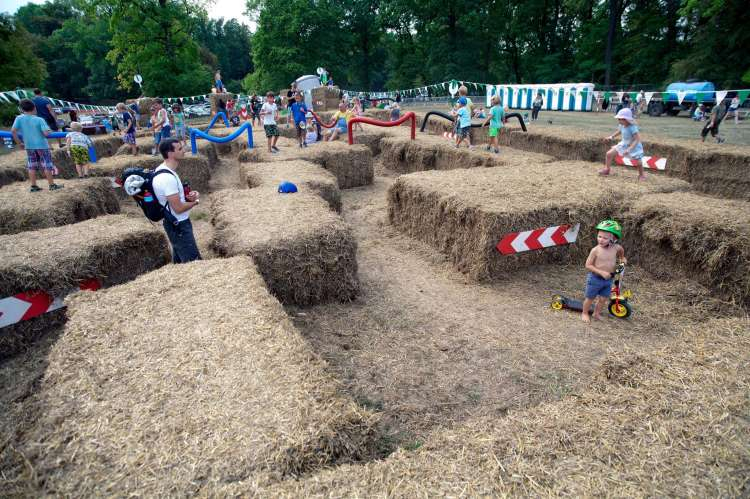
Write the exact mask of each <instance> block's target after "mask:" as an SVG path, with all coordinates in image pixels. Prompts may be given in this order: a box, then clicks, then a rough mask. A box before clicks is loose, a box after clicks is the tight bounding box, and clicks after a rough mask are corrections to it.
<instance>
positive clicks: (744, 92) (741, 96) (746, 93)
mask: <svg viewBox="0 0 750 499" xmlns="http://www.w3.org/2000/svg"><path fill="white" fill-rule="evenodd" d="M749 95H750V90H738V91H737V98H738V99H739V100H740V105H742V103H743V102H745V99H747V97H748V96H749Z"/></svg>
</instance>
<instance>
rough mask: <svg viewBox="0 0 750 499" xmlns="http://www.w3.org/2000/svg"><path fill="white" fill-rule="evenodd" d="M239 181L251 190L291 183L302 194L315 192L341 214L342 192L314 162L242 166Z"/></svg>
mask: <svg viewBox="0 0 750 499" xmlns="http://www.w3.org/2000/svg"><path fill="white" fill-rule="evenodd" d="M240 181H241V182H242V183H243V184H246V185H247V186H248V187H250V188H251V189H252V188H255V187H266V188H274V187H277V186H278V185H279V184H280V183H281V182H285V181H287V182H292V183H294V184H295V185H296V186H297V188H298V189H299V190H300V191H301V192H305V191H307V192H312V193H315V194H317V195H318V196H320V197H322V198H323V199H325V201H326V202H327V203H328V205H329V206H330V207H331V209H332V210H334V211H336V212H341V191H339V188H338V184H337V182H336V177H334V176H333V174H331V173H330V172H328V171H326V170H325V169H324V168H322V167H321V166H319V165H316V164H315V163H310V162H308V161H301V160H290V161H278V162H276V163H243V164H242V165H240Z"/></svg>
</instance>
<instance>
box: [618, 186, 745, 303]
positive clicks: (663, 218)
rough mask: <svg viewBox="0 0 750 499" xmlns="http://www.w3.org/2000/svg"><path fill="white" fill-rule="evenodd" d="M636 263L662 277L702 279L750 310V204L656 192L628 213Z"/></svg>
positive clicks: (729, 298) (693, 195) (628, 234)
mask: <svg viewBox="0 0 750 499" xmlns="http://www.w3.org/2000/svg"><path fill="white" fill-rule="evenodd" d="M625 221H626V224H625V229H626V231H627V233H626V238H627V240H629V241H634V242H635V244H632V245H628V247H629V248H630V247H631V246H632V253H633V256H634V257H635V258H636V259H637V260H636V261H637V262H638V263H639V265H641V266H642V267H644V268H645V269H647V270H649V271H650V272H652V273H654V274H656V275H657V276H660V277H665V278H669V277H671V276H673V275H674V274H675V273H680V274H683V275H685V276H687V277H690V278H692V279H696V280H698V281H699V282H701V283H702V284H704V285H705V286H707V287H708V288H709V289H711V290H712V291H713V292H714V293H716V294H717V295H718V296H721V297H722V298H724V299H726V300H729V301H733V302H735V303H736V304H738V305H740V306H744V307H745V308H748V309H750V203H747V202H744V201H737V200H726V199H715V198H710V197H706V196H700V195H698V194H694V193H690V192H678V193H670V194H651V195H647V196H643V197H642V198H640V199H639V200H638V202H637V203H635V204H633V205H631V208H630V210H628V212H627V213H626V217H625Z"/></svg>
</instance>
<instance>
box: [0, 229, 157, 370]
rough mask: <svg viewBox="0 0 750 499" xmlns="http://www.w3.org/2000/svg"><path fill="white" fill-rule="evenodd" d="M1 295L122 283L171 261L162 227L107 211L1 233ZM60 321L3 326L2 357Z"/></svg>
mask: <svg viewBox="0 0 750 499" xmlns="http://www.w3.org/2000/svg"><path fill="white" fill-rule="evenodd" d="M0 254H2V255H3V259H2V260H0V276H2V278H1V279H0V297H3V298H5V297H8V296H12V295H15V294H17V293H20V292H22V291H36V290H42V291H47V292H48V293H50V294H52V295H53V296H60V295H64V294H65V293H67V292H68V291H70V290H71V289H74V288H75V287H76V286H77V283H78V282H79V281H81V280H84V279H90V278H98V279H100V281H101V282H102V284H103V285H104V286H111V285H114V284H119V283H122V282H125V281H128V280H130V279H133V278H134V277H135V276H137V275H139V274H142V273H144V272H148V271H150V270H153V269H155V268H157V267H160V266H162V265H164V264H165V263H167V262H169V261H170V254H169V246H168V245H167V239H166V237H165V235H164V231H163V230H161V228H160V227H157V226H152V225H149V224H146V223H144V222H143V221H142V220H140V219H134V218H128V217H126V216H125V215H107V216H102V217H97V218H93V219H90V220H86V221H84V222H80V223H77V224H72V225H64V226H62V227H53V228H49V229H42V230H37V231H31V232H22V233H20V234H12V235H3V236H0ZM51 320H52V321H59V320H60V317H59V316H57V317H55V316H54V314H46V315H42V316H40V317H38V318H36V319H32V320H29V321H25V322H22V323H19V324H17V325H15V326H9V327H6V328H3V329H2V330H0V331H1V332H0V357H4V356H7V355H10V354H13V353H15V352H17V351H18V349H19V348H22V346H24V345H26V344H27V343H28V342H29V341H31V340H32V338H31V337H30V336H28V333H29V332H30V331H31V330H34V331H40V330H43V329H44V328H45V327H46V326H48V325H49V324H50V322H49V321H51Z"/></svg>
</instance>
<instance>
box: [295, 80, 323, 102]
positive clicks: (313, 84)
mask: <svg viewBox="0 0 750 499" xmlns="http://www.w3.org/2000/svg"><path fill="white" fill-rule="evenodd" d="M294 83H296V84H297V90H298V91H300V92H302V93H303V95H304V96H305V104H307V106H308V107H313V98H312V89H313V88H317V87H319V86H321V85H320V79H319V78H318V77H317V76H316V75H305V76H300V77H299V78H297V79H296V80H294Z"/></svg>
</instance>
